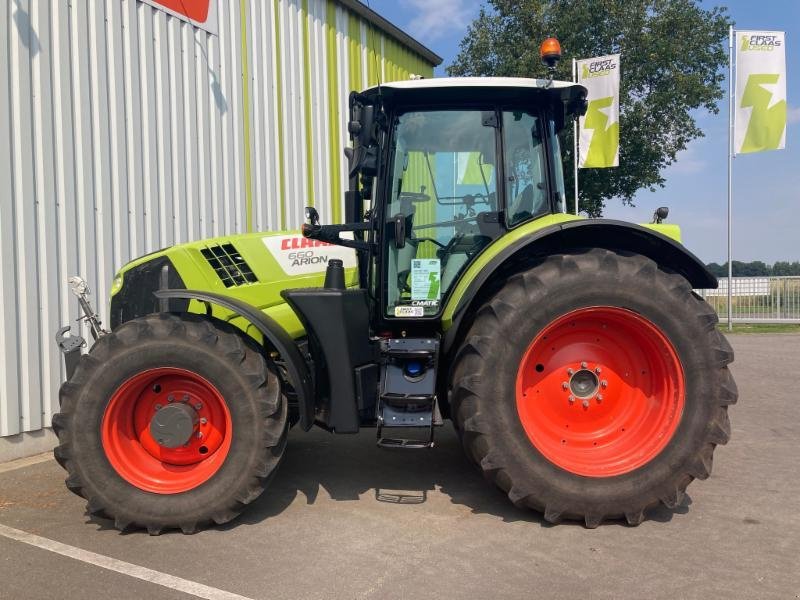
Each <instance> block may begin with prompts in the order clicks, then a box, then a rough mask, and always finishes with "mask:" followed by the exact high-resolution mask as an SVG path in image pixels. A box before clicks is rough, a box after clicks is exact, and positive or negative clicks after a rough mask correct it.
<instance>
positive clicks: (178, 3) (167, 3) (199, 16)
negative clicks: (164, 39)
mask: <svg viewBox="0 0 800 600" xmlns="http://www.w3.org/2000/svg"><path fill="white" fill-rule="evenodd" d="M154 1H155V3H156V4H160V5H161V6H163V7H164V8H168V9H169V10H171V11H173V12H176V13H178V14H179V15H183V16H184V17H186V18H187V19H189V20H191V21H194V22H196V23H205V22H206V21H207V20H208V11H209V8H210V6H211V0H154Z"/></svg>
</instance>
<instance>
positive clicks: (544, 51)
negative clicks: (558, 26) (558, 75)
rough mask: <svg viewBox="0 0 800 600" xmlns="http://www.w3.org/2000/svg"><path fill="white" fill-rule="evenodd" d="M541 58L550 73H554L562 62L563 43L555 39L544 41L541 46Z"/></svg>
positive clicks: (550, 38)
mask: <svg viewBox="0 0 800 600" xmlns="http://www.w3.org/2000/svg"><path fill="white" fill-rule="evenodd" d="M539 57H540V58H541V59H542V63H544V65H545V66H546V67H547V69H548V71H550V73H553V72H554V71H555V69H556V66H557V65H558V61H559V60H561V43H560V42H559V41H558V40H557V39H556V38H554V37H549V38H547V39H546V40H544V41H543V42H542V43H541V45H540V46H539Z"/></svg>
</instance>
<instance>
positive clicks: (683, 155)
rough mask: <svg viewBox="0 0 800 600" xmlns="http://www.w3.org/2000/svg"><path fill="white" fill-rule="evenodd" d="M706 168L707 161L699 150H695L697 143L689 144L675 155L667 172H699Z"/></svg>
mask: <svg viewBox="0 0 800 600" xmlns="http://www.w3.org/2000/svg"><path fill="white" fill-rule="evenodd" d="M707 168H708V161H707V160H705V159H704V158H703V157H702V155H701V154H700V152H698V150H697V144H696V143H695V144H689V146H688V147H687V148H686V150H684V151H682V152H679V153H678V155H677V156H676V157H675V162H674V163H672V164H671V165H670V166H669V168H668V173H667V176H669V174H676V173H679V174H686V175H691V174H693V173H701V172H703V171H705V170H706V169H707Z"/></svg>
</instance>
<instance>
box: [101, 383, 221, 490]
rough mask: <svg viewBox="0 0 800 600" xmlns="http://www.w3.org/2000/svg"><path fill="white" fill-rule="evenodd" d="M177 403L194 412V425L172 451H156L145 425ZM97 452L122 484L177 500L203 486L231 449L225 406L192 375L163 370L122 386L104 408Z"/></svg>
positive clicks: (160, 448)
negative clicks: (100, 449)
mask: <svg viewBox="0 0 800 600" xmlns="http://www.w3.org/2000/svg"><path fill="white" fill-rule="evenodd" d="M173 402H183V403H186V404H187V405H188V406H190V407H191V409H192V410H193V411H195V413H196V416H197V425H196V427H195V430H194V431H193V432H192V435H191V437H190V439H189V441H188V442H187V443H186V444H185V445H183V446H180V447H178V448H166V447H164V446H161V445H159V443H158V442H156V440H155V439H153V436H152V435H151V433H150V420H151V419H152V418H153V415H154V414H155V413H156V412H157V411H158V410H160V409H161V408H163V407H164V406H166V405H168V404H170V403H173ZM101 433H102V441H103V450H104V451H105V453H106V456H107V457H108V460H109V462H110V463H111V466H113V467H114V469H115V470H116V472H117V473H118V474H119V475H120V477H122V478H123V479H124V480H125V481H127V482H128V483H130V484H131V485H134V486H136V487H137V488H140V489H142V490H146V491H148V492H154V493H156V494H178V493H181V492H186V491H188V490H191V489H194V488H196V487H197V486H199V485H201V484H203V483H205V482H206V481H208V480H209V479H210V478H211V477H212V476H213V475H214V473H216V472H217V471H218V470H219V468H220V467H221V466H222V464H223V463H224V462H225V457H226V456H227V455H228V451H229V450H230V447H231V437H232V425H231V415H230V412H229V411H228V405H227V404H226V403H225V400H224V399H223V397H222V395H221V394H220V393H219V391H218V390H217V388H216V387H214V386H213V385H212V384H211V383H210V382H209V381H207V380H206V379H204V378H203V377H200V376H199V375H197V374H196V373H192V372H191V371H187V370H185V369H178V368H172V367H163V368H158V369H150V370H147V371H143V372H141V373H139V374H137V375H134V376H133V377H131V378H130V379H128V380H127V381H125V382H124V383H123V384H122V385H121V386H119V388H117V390H116V391H115V392H114V394H113V395H112V396H111V400H110V401H109V403H108V406H107V407H106V410H105V413H104V415H103V422H102V425H101Z"/></svg>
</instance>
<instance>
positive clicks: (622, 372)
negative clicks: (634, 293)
mask: <svg viewBox="0 0 800 600" xmlns="http://www.w3.org/2000/svg"><path fill="white" fill-rule="evenodd" d="M684 390H685V385H684V374H683V368H682V366H681V363H680V359H679V358H678V354H677V352H676V351H675V348H674V347H673V346H672V344H671V343H670V342H669V340H668V339H667V338H666V337H665V336H664V334H663V333H662V332H661V331H660V330H659V328H658V327H656V325H654V324H653V323H651V322H650V321H648V320H647V319H645V318H644V317H642V316H641V315H638V314H636V313H634V312H632V311H630V310H626V309H622V308H615V307H593V308H583V309H579V310H576V311H573V312H570V313H568V314H566V315H564V316H562V317H560V318H558V319H556V320H555V321H553V322H552V323H551V324H550V325H548V326H547V327H546V328H545V329H544V330H543V331H542V332H541V333H540V334H539V335H537V336H536V338H535V339H534V340H533V342H532V343H531V345H530V346H529V347H528V349H527V351H526V352H525V354H524V356H523V357H522V362H521V363H520V366H519V371H518V372H517V385H516V396H517V411H518V412H519V417H520V421H521V423H522V427H523V429H524V430H525V433H526V434H527V436H528V438H529V439H530V441H531V443H532V444H533V445H534V446H535V447H536V449H537V450H539V452H541V453H542V454H543V455H544V456H545V458H547V459H548V460H549V461H550V462H552V463H554V464H555V465H557V466H559V467H561V468H562V469H565V470H567V471H569V472H571V473H575V474H577V475H584V476H587V477H611V476H614V475H621V474H623V473H629V472H630V471H633V470H635V469H637V468H639V467H641V466H643V465H645V464H646V463H648V462H650V461H651V460H653V459H654V458H655V457H656V456H657V455H658V454H659V453H660V452H661V451H662V450H663V449H664V447H665V446H666V445H667V444H668V443H669V441H670V439H671V438H672V436H673V434H674V433H675V430H676V429H677V427H678V424H679V423H680V420H681V415H682V414H683V407H684V402H685V393H684Z"/></svg>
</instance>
